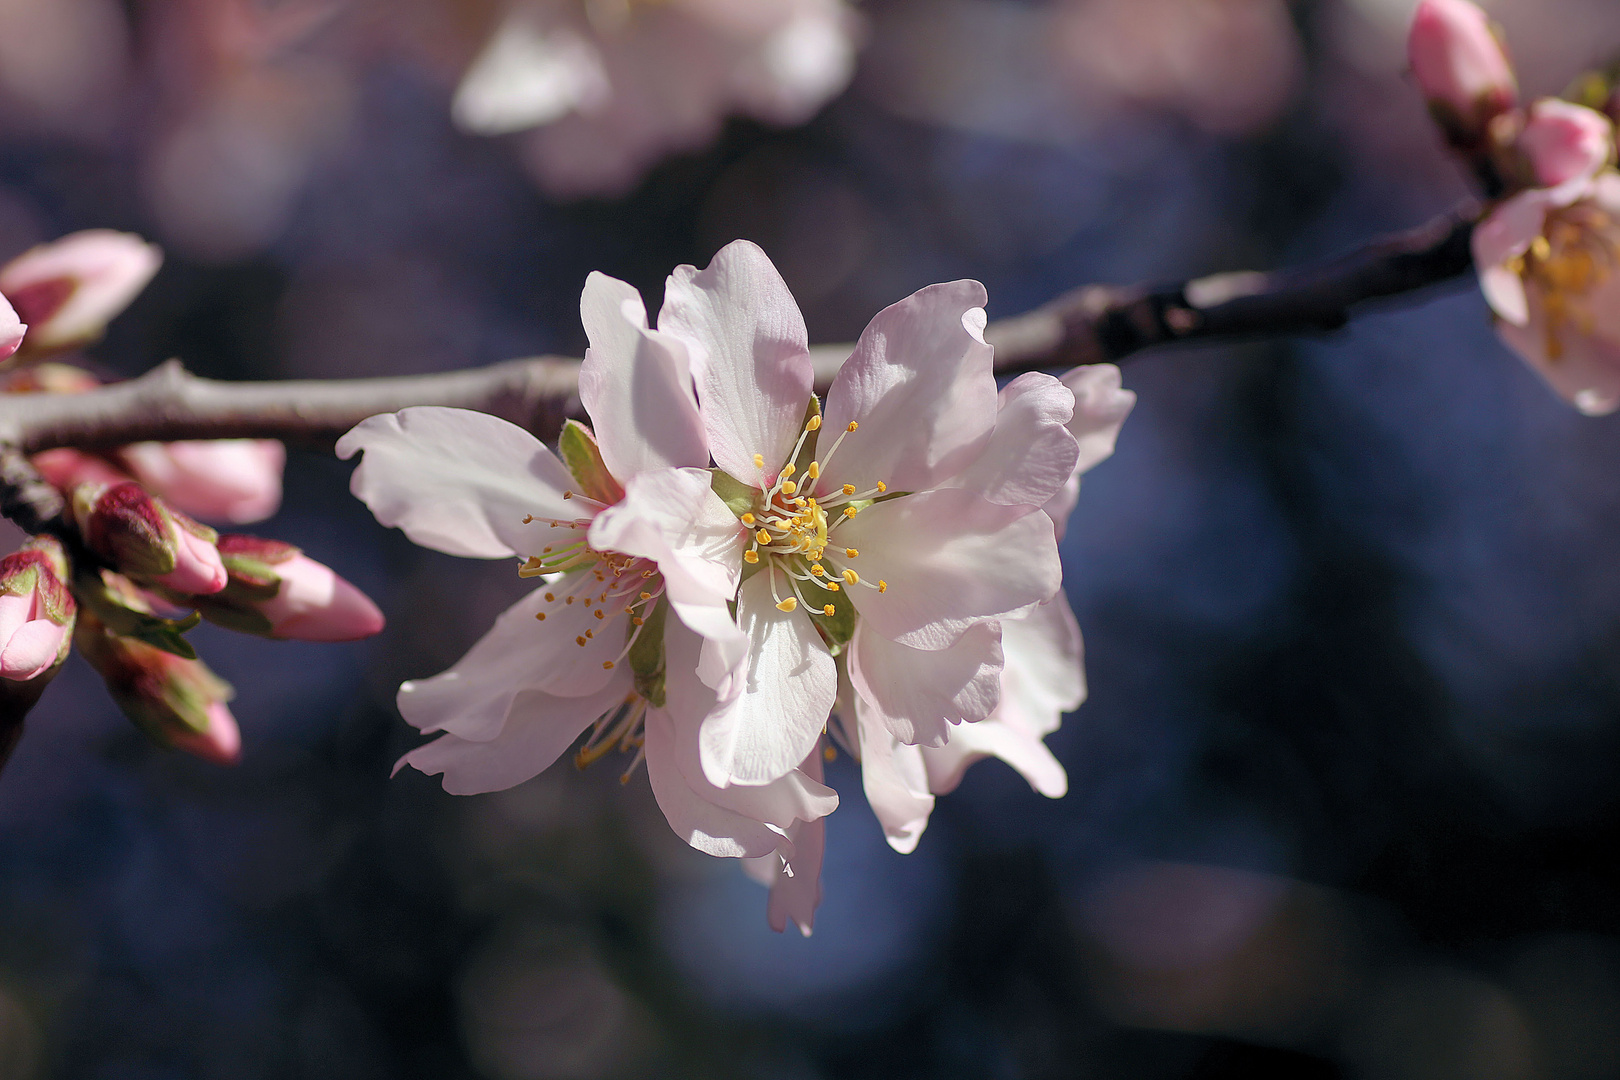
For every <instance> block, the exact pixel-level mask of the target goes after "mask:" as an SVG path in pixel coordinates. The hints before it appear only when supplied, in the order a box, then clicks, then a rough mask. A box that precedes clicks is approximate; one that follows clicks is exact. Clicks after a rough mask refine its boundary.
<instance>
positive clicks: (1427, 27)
mask: <svg viewBox="0 0 1620 1080" xmlns="http://www.w3.org/2000/svg"><path fill="white" fill-rule="evenodd" d="M1407 55H1408V57H1409V59H1410V60H1411V64H1412V75H1413V77H1414V78H1416V79H1417V83H1418V87H1419V88H1420V89H1421V90H1422V91H1423V96H1424V97H1425V98H1427V99H1428V101H1429V106H1430V108H1431V109H1432V110H1434V113H1435V116H1436V118H1437V119H1438V120H1439V121H1440V122H1441V124H1442V125H1443V126H1444V127H1445V128H1446V131H1447V133H1448V135H1450V137H1451V138H1452V141H1453V142H1454V143H1456V144H1457V145H1459V146H1472V145H1474V144H1477V143H1478V142H1479V140H1480V139H1481V138H1482V137H1483V136H1484V134H1485V127H1486V125H1487V124H1488V123H1489V122H1490V120H1491V119H1492V118H1493V117H1495V116H1497V115H1499V114H1501V113H1504V112H1506V111H1507V110H1509V109H1511V108H1512V107H1513V105H1514V103H1515V102H1516V101H1517V100H1518V92H1519V91H1518V83H1517V81H1516V80H1515V78H1514V75H1513V65H1512V64H1511V63H1510V62H1509V61H1508V57H1507V53H1506V51H1505V50H1504V49H1503V48H1502V43H1501V41H1500V40H1499V39H1498V38H1497V36H1496V33H1495V31H1494V30H1493V29H1492V27H1491V22H1490V19H1489V18H1488V17H1487V16H1486V14H1485V13H1484V12H1483V11H1481V10H1480V9H1479V8H1478V7H1477V6H1475V5H1474V4H1472V3H1469V2H1468V0H1422V2H1421V3H1420V4H1418V7H1417V13H1416V14H1415V15H1414V16H1413V17H1412V30H1411V34H1410V36H1409V37H1408V38H1407Z"/></svg>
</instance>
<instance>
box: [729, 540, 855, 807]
mask: <svg viewBox="0 0 1620 1080" xmlns="http://www.w3.org/2000/svg"><path fill="white" fill-rule="evenodd" d="M773 573H774V571H773V570H771V569H769V568H766V569H763V570H761V571H760V572H759V573H756V574H755V575H754V576H753V577H751V578H749V579H748V580H747V581H746V582H744V583H743V586H742V589H741V590H740V591H739V592H738V594H737V624H738V625H739V626H740V627H742V629H743V632H744V633H745V634H747V635H748V640H749V646H748V669H747V673H746V674H745V675H743V676H742V678H741V679H740V680H739V682H740V685H739V686H737V687H736V688H735V690H734V693H735V696H734V697H733V698H731V700H730V701H728V702H726V703H725V704H724V705H723V706H722V707H721V708H720V710H719V711H718V712H716V713H714V714H712V715H711V716H709V718H708V719H707V720H705V721H704V722H703V737H702V740H701V745H702V751H703V772H704V775H705V776H707V777H708V778H709V782H710V783H712V784H714V785H715V786H717V787H726V786H727V785H730V784H744V785H758V784H768V783H770V782H771V781H772V780H775V779H777V778H778V777H781V776H786V775H787V774H788V772H789V771H791V770H792V769H793V768H794V767H795V766H797V765H798V764H799V762H800V761H801V760H803V759H804V757H805V755H806V754H808V753H809V752H810V750H811V748H812V747H814V746H815V744H816V740H817V739H818V738H819V737H820V735H821V730H822V728H823V727H824V726H825V725H826V723H827V715H828V714H829V713H830V712H831V711H832V704H833V698H834V696H835V695H836V694H837V690H838V675H837V670H836V667H835V665H834V664H833V658H832V654H831V653H829V652H828V651H827V646H826V645H825V644H823V643H822V640H821V635H820V634H818V633H816V628H815V626H814V625H813V624H812V623H811V622H810V616H809V615H807V614H805V611H804V608H803V607H802V606H801V607H798V608H796V609H795V610H793V611H791V612H785V611H781V610H780V609H778V608H777V606H776V601H775V599H774V598H773V596H772V593H771V583H770V578H771V575H772V574H773Z"/></svg>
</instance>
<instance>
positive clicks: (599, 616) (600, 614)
mask: <svg viewBox="0 0 1620 1080" xmlns="http://www.w3.org/2000/svg"><path fill="white" fill-rule="evenodd" d="M848 573H851V574H852V573H854V571H853V570H851V571H848ZM596 617H597V618H598V619H605V618H607V616H606V615H604V614H602V609H601V608H597V609H596Z"/></svg>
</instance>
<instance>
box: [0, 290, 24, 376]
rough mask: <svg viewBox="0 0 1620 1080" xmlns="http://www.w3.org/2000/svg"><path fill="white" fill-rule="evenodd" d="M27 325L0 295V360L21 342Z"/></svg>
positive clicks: (7, 355) (12, 351)
mask: <svg viewBox="0 0 1620 1080" xmlns="http://www.w3.org/2000/svg"><path fill="white" fill-rule="evenodd" d="M27 332H28V327H27V326H25V325H24V324H23V321H22V320H21V319H20V318H18V317H17V310H16V309H15V308H13V307H12V306H11V305H10V304H9V303H7V301H6V298H5V297H4V296H0V360H4V359H6V358H7V357H9V356H10V355H11V354H12V353H14V352H16V351H17V349H18V348H19V347H20V346H21V345H22V343H23V336H24V335H25V334H26V333H27Z"/></svg>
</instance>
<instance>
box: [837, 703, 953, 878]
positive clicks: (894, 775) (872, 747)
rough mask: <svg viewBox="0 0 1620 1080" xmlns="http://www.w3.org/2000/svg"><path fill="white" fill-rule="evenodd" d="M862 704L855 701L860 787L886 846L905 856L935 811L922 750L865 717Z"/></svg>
mask: <svg viewBox="0 0 1620 1080" xmlns="http://www.w3.org/2000/svg"><path fill="white" fill-rule="evenodd" d="M865 704H866V703H865V702H862V701H860V700H859V699H857V704H856V706H855V714H856V718H857V719H856V726H857V727H858V728H859V729H860V743H861V786H862V787H863V788H864V789H865V790H866V801H867V802H869V803H871V804H872V812H873V813H874V814H876V815H877V819H878V822H879V824H881V825H882V826H883V835H884V838H885V839H887V840H888V841H889V846H890V847H892V848H894V850H896V851H898V852H899V853H900V854H902V855H907V854H910V853H911V852H912V851H913V850H915V849H916V847H917V841H918V840H921V839H922V834H923V830H924V829H926V828H928V815H929V814H931V813H933V811H934V797H933V796H932V795H930V794H929V793H928V776H927V773H926V771H925V770H924V767H923V758H922V750H921V749H920V748H919V747H915V746H907V745H905V744H904V743H902V742H900V740H898V739H896V738H895V737H894V736H893V735H892V734H890V733H889V729H888V728H886V727H885V726H884V725H883V722H882V720H881V719H874V718H872V717H870V716H867V715H866V713H865V709H864V708H863V706H864V705H865Z"/></svg>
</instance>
